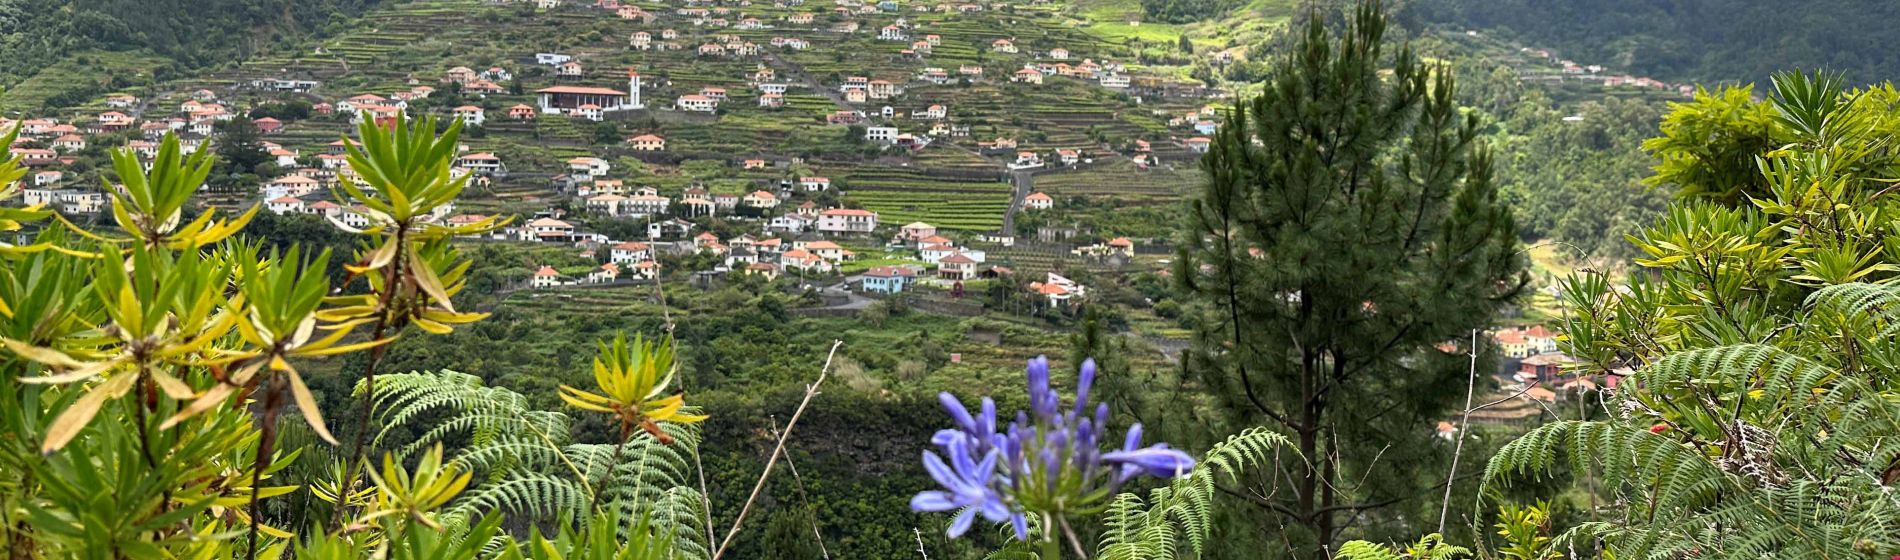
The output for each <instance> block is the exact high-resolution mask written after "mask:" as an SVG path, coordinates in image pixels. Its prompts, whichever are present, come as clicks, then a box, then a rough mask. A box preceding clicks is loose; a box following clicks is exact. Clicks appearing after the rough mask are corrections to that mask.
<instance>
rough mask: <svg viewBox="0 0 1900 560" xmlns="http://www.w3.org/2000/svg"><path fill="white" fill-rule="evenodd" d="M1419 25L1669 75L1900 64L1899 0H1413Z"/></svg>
mask: <svg viewBox="0 0 1900 560" xmlns="http://www.w3.org/2000/svg"><path fill="white" fill-rule="evenodd" d="M1396 17H1397V18H1398V19H1399V20H1400V21H1401V22H1402V23H1404V24H1406V25H1407V26H1408V27H1411V28H1418V27H1420V26H1424V25H1445V26H1452V27H1456V28H1459V29H1461V30H1462V29H1478V30H1486V31H1492V32H1497V33H1502V34H1504V35H1506V36H1508V37H1510V38H1511V39H1514V40H1517V41H1520V42H1523V43H1525V44H1526V45H1529V46H1532V47H1537V48H1547V49H1551V50H1552V51H1554V52H1555V53H1556V54H1558V55H1559V56H1562V57H1564V58H1566V59H1570V60H1574V61H1576V62H1577V63H1578V64H1602V65H1605V66H1610V67H1613V68H1618V69H1627V70H1628V71H1630V72H1632V73H1636V74H1638V75H1647V76H1651V77H1655V78H1657V79H1662V80H1668V81H1694V82H1704V83H1713V82H1760V81H1763V80H1765V79H1766V78H1767V77H1768V75H1769V73H1771V72H1773V71H1775V70H1778V69H1785V68H1810V69H1812V68H1828V69H1833V70H1842V71H1846V72H1848V73H1849V75H1851V76H1857V77H1860V79H1864V80H1871V79H1874V78H1876V77H1880V76H1892V75H1895V74H1896V73H1900V58H1896V57H1893V56H1891V55H1889V54H1888V53H1889V50H1890V49H1889V47H1888V46H1889V45H1892V44H1893V43H1894V42H1895V40H1896V39H1900V31H1896V30H1895V28H1894V26H1893V25H1892V22H1893V21H1894V20H1895V19H1896V18H1900V3H1894V2H1889V1H1886V0H1821V1H1815V2H1800V3H1798V5H1796V6H1791V5H1790V4H1789V3H1787V2H1779V1H1775V0H1744V1H1734V0H1563V1H1552V0H1414V1H1412V2H1407V3H1404V4H1403V5H1402V6H1401V7H1400V8H1399V9H1398V10H1397V16H1396Z"/></svg>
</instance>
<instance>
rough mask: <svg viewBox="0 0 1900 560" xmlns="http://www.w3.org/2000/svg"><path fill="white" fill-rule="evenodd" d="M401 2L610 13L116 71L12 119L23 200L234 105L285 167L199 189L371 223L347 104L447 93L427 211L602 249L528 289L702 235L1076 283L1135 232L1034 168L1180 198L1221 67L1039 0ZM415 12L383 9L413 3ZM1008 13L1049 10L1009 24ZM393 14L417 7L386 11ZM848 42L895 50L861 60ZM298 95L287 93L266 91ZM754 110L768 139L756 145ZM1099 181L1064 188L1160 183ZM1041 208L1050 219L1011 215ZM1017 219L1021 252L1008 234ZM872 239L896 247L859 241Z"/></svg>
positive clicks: (936, 278) (805, 270) (522, 239)
mask: <svg viewBox="0 0 1900 560" xmlns="http://www.w3.org/2000/svg"><path fill="white" fill-rule="evenodd" d="M409 9H413V10H429V11H430V13H432V14H435V15H437V16H440V17H445V18H447V17H454V16H455V15H456V10H462V9H467V10H469V11H476V12H482V11H485V12H486V13H487V14H488V15H489V16H491V17H492V16H493V15H494V14H496V13H506V14H509V16H508V17H510V18H511V19H512V20H513V21H514V23H516V24H520V23H529V22H532V23H535V24H545V25H550V26H559V28H560V29H573V28H575V27H577V25H583V24H584V25H588V26H596V27H597V28H598V29H601V30H612V34H608V33H600V34H599V36H600V38H599V40H597V41H577V42H574V43H571V44H564V45H561V46H562V47H564V48H559V49H550V50H548V51H537V52H526V51H522V52H512V51H504V52H495V53H488V52H484V53H482V54H479V55H472V56H465V55H458V54H456V53H454V52H453V51H451V52H450V53H447V55H446V56H444V57H442V58H441V59H440V60H439V61H430V62H429V63H405V64H387V63H383V62H382V59H383V58H384V57H383V56H381V55H378V54H375V51H374V50H370V49H374V48H376V47H378V46H381V45H383V44H385V43H384V41H381V40H377V39H373V38H362V37H345V38H341V39H339V40H337V41H335V46H334V47H329V48H320V49H317V51H318V52H316V53H311V54H310V55H309V56H307V57H296V58H294V59H291V60H287V61H285V62H287V64H284V65H283V66H281V67H278V68H275V69H274V70H273V69H270V68H269V66H270V62H275V61H265V62H256V63H247V64H246V65H245V66H244V67H243V68H242V70H240V71H237V72H230V73H221V74H219V75H214V76H210V77H206V78H203V79H187V80H182V81H180V82H178V83H175V84H167V87H169V88H174V89H173V90H171V91H158V92H124V93H115V94H112V95H109V96H107V97H106V98H104V99H102V100H100V101H99V105H100V106H99V107H98V108H99V109H100V110H98V111H79V112H74V113H63V114H58V115H47V116H45V117H40V118H24V119H19V120H17V121H0V126H8V127H11V126H13V125H15V124H18V125H20V126H21V127H22V135H21V138H20V142H21V145H20V146H19V148H20V153H21V154H23V155H24V156H25V158H26V162H27V164H28V165H30V166H32V167H33V168H34V170H35V172H34V173H33V174H31V176H30V178H29V180H28V181H27V182H28V183H29V184H27V185H25V187H26V190H25V197H24V199H25V201H26V203H28V204H39V203H48V204H50V205H52V206H53V207H55V208H58V209H59V210H61V211H62V212H66V213H72V214H96V213H100V212H103V211H104V208H105V206H106V204H107V198H106V197H105V196H104V195H103V193H101V192H99V191H97V190H95V189H92V188H90V187H89V186H87V185H89V184H92V183H96V181H98V177H96V176H85V175H86V174H84V173H76V172H73V171H72V169H73V167H74V166H75V164H76V163H78V161H77V160H78V156H80V155H81V153H82V152H84V151H85V150H87V149H88V147H89V146H95V147H98V146H123V147H126V148H130V149H132V150H133V151H135V152H136V153H137V154H138V155H139V156H140V157H141V158H143V159H145V160H146V161H148V162H149V160H150V158H152V157H153V156H155V155H156V152H157V142H158V140H160V139H161V138H162V137H163V136H164V135H166V134H176V135H179V136H180V137H181V138H182V139H184V140H185V142H186V147H187V150H188V151H189V150H195V149H217V148H216V147H215V145H216V144H217V142H218V141H219V136H220V132H219V131H220V130H222V129H221V128H220V126H221V125H222V124H223V123H229V122H231V121H233V120H248V121H249V122H250V123H251V126H254V127H255V129H256V132H257V133H258V135H259V140H260V141H259V148H260V149H262V150H264V151H265V152H267V153H268V154H269V156H270V160H271V163H272V165H271V167H272V169H271V170H270V172H269V173H268V176H264V177H259V180H260V184H257V185H256V186H255V190H254V191H250V190H249V189H243V190H237V191H228V190H227V191H218V192H207V199H208V200H210V201H212V202H214V203H217V204H222V205H228V206H232V207H241V206H247V205H250V204H261V205H263V206H264V207H265V208H266V209H267V210H268V211H270V212H273V213H276V214H280V215H281V214H310V215H316V216H321V217H323V218H325V219H327V220H329V221H330V222H332V223H334V224H336V225H337V226H338V227H361V226H362V225H364V224H365V223H366V220H365V219H364V218H363V217H362V216H361V215H360V214H359V210H360V209H358V208H348V207H343V206H339V205H337V204H336V203H335V202H333V201H332V198H333V197H332V196H331V195H330V193H331V191H332V190H333V189H334V188H335V187H336V185H338V184H339V183H340V182H342V181H351V180H353V179H354V177H353V173H352V171H351V169H350V167H349V162H348V156H347V150H348V143H349V142H351V140H349V136H350V135H351V134H352V127H353V126H355V125H357V124H360V123H362V122H364V121H365V120H368V121H370V122H371V123H372V124H375V125H379V126H387V125H392V124H394V123H395V122H396V120H397V119H398V117H407V118H420V117H424V116H433V117H436V118H438V119H442V120H444V121H447V120H450V119H453V120H456V121H460V123H461V124H462V126H463V127H464V129H465V131H466V132H465V134H464V139H465V144H464V145H463V146H462V153H461V154H459V155H458V157H457V159H456V162H455V168H454V170H453V171H454V172H455V173H457V174H458V175H466V176H468V178H469V180H470V181H471V184H472V185H474V186H475V188H473V189H471V190H472V191H477V192H482V193H486V194H488V196H479V197H468V198H469V199H468V200H463V201H458V206H457V207H456V208H455V210H453V211H446V212H443V213H441V215H438V216H436V217H435V218H436V219H438V220H442V221H444V222H445V223H460V222H466V221H472V220H478V219H480V218H482V217H484V216H486V215H489V214H514V215H518V216H520V218H521V219H519V220H517V221H516V222H515V223H513V224H512V225H511V226H510V227H507V228H505V229H503V230H501V231H498V232H495V233H494V234H493V235H492V237H491V238H490V240H492V241H507V242H519V243H541V244H554V245H559V246H567V247H572V249H573V250H574V251H576V252H578V253H581V254H584V255H595V256H598V259H599V260H600V261H601V265H600V267H599V268H597V269H593V270H588V271H584V272H583V271H558V270H555V269H554V268H553V267H540V268H538V269H536V270H534V271H532V276H531V277H530V279H529V281H530V282H531V283H532V285H533V286H534V287H541V288H551V287H558V286H564V285H573V284H579V283H598V282H611V281H620V280H627V279H651V278H653V277H654V275H655V274H656V273H657V269H658V265H657V262H656V257H657V256H658V255H659V254H662V253H670V254H684V253H698V254H706V255H710V256H712V257H714V259H713V261H712V262H713V265H712V266H711V267H710V268H708V269H706V270H696V271H690V272H693V273H696V274H700V275H702V276H703V275H724V274H758V275H763V276H765V277H767V278H775V277H778V276H780V275H784V274H798V275H801V276H803V277H812V276H822V275H834V274H838V273H839V272H840V271H850V272H852V273H853V274H852V280H853V282H854V283H855V284H857V285H860V286H862V288H863V289H866V290H871V291H880V290H882V291H901V290H903V289H905V288H906V287H907V286H909V285H910V284H911V283H912V282H913V281H915V282H919V283H923V284H929V285H937V286H940V287H942V288H944V289H946V290H960V289H961V288H960V286H961V284H960V282H963V281H969V280H975V279H979V278H984V279H993V278H998V277H1006V276H1011V275H1012V273H1013V270H1012V268H1023V269H1025V270H1024V272H1025V274H1024V276H1026V277H1032V278H1034V279H1035V280H1036V281H1034V282H1029V281H1023V282H1019V283H1020V284H1022V285H1023V287H1025V288H1027V289H1030V290H1033V291H1037V292H1039V293H1043V294H1045V295H1047V296H1048V299H1049V300H1050V301H1051V302H1053V303H1061V302H1064V301H1066V300H1068V298H1069V297H1070V296H1071V295H1080V294H1081V293H1082V291H1083V288H1081V287H1080V286H1073V287H1070V286H1072V283H1070V282H1069V281H1067V280H1066V279H1062V277H1061V276H1060V275H1056V274H1054V273H1055V271H1056V270H1055V269H1056V267H1057V265H1058V264H1059V263H1060V262H1066V261H1070V260H1080V259H1083V258H1086V259H1088V260H1089V261H1091V262H1103V261H1105V260H1108V259H1113V260H1114V262H1116V263H1126V262H1127V261H1128V260H1129V259H1132V258H1133V257H1134V256H1135V254H1136V251H1135V243H1134V242H1133V241H1131V240H1130V239H1129V238H1128V237H1127V236H1115V237H1113V238H1110V237H1105V236H1104V235H1107V234H1112V233H1113V232H1095V231H1085V230H1078V229H1077V228H1075V227H1074V226H1073V225H1072V224H1063V220H1061V219H1059V218H1058V219H1048V218H1047V216H1049V215H1050V214H1052V213H1054V214H1060V212H1061V207H1062V206H1063V205H1062V204H1059V203H1058V202H1057V200H1056V199H1055V198H1054V197H1053V196H1052V195H1051V194H1050V193H1049V192H1044V191H1043V190H1038V189H1036V188H1035V187H1033V186H1032V185H1033V182H1034V179H1033V177H1034V176H1036V175H1043V174H1050V175H1054V174H1064V173H1068V174H1074V175H1076V176H1077V177H1076V178H1078V179H1082V181H1080V182H1082V183H1091V182H1094V181H1093V180H1092V179H1093V178H1094V177H1092V176H1091V175H1092V173H1093V172H1094V170H1098V169H1099V170H1104V171H1106V170H1110V169H1113V170H1115V172H1123V171H1126V172H1136V173H1151V172H1152V173H1155V174H1157V175H1161V176H1163V178H1162V180H1160V181H1158V182H1159V183H1163V184H1164V186H1162V187H1160V189H1161V191H1162V192H1155V193H1152V194H1153V195H1154V198H1156V199H1161V198H1164V197H1168V198H1171V197H1172V196H1173V195H1176V194H1178V192H1175V191H1177V190H1178V187H1181V186H1185V185H1188V184H1191V181H1192V179H1191V174H1192V171H1191V170H1184V169H1180V167H1182V166H1187V165H1186V164H1187V162H1188V161H1189V160H1190V159H1191V158H1192V157H1193V156H1194V155H1195V154H1196V153H1197V152H1199V151H1203V150H1205V149H1206V147H1207V145H1208V144H1209V142H1208V140H1207V138H1206V137H1207V136H1208V135H1211V134H1212V133H1213V131H1214V129H1215V127H1216V125H1215V115H1216V108H1215V106H1214V105H1213V104H1211V101H1212V100H1213V99H1214V98H1215V97H1217V96H1216V95H1215V94H1214V93H1213V92H1211V91H1209V90H1207V89H1205V88H1204V87H1201V86H1199V85H1196V84H1192V83H1188V82H1181V81H1177V80H1174V79H1172V78H1167V77H1163V76H1159V75H1149V74H1145V73H1143V72H1142V71H1141V70H1140V69H1139V68H1130V67H1128V66H1126V65H1125V64H1123V63H1121V62H1118V61H1116V60H1115V58H1114V55H1113V52H1112V51H1110V50H1109V49H1106V48H1103V49H1100V51H1101V52H1093V51H1096V50H1097V49H1094V48H1091V45H1090V44H1089V43H1088V42H1087V41H1085V40H1083V39H1082V38H1081V37H1080V36H1074V35H1065V34H1061V33H1056V32H1053V31H1052V30H1050V29H1048V28H1045V27H1039V25H1041V21H1040V20H1041V19H1044V16H1042V15H1038V14H1035V13H1034V12H1033V11H1030V10H1033V9H1034V8H1033V6H1017V5H1012V4H1009V3H1004V2H992V3H987V4H977V3H961V2H947V1H946V2H907V3H903V4H899V3H898V2H895V1H892V0H885V1H883V2H879V3H876V4H870V3H864V2H858V1H856V0H837V1H836V2H834V3H832V4H831V5H819V4H806V3H805V2H804V1H802V0H778V1H776V2H774V3H772V4H770V5H766V4H764V3H755V2H753V1H752V0H737V1H726V2H717V1H706V0H691V1H688V2H684V3H677V4H665V5H663V4H658V3H635V2H625V3H623V2H619V1H616V0H598V1H591V2H577V1H574V0H568V1H554V0H538V1H535V2H501V3H492V2H485V3H481V4H474V3H467V2H415V3H413V4H411V5H410V8H409ZM436 10H441V11H436ZM397 15H399V14H391V16H392V17H391V18H390V19H388V20H386V21H387V22H388V23H390V24H392V26H393V25H394V24H397V23H398V22H407V21H413V20H414V19H415V18H406V19H396V16H397ZM1025 20H1029V21H1025ZM1032 22H1035V23H1032ZM462 23H463V24H465V25H473V26H479V23H478V22H477V21H469V20H463V21H462ZM1004 23H1009V24H1014V25H998V24H1004ZM458 27H459V26H458ZM1012 28H1014V29H1022V30H1025V31H1031V30H1033V31H1034V32H1035V33H1034V34H1033V35H1030V34H1025V33H1017V34H1013V35H1008V36H1003V35H1004V31H1003V30H1005V29H1012ZM393 33H413V32H405V31H395V30H393V29H392V30H377V31H372V32H371V34H372V35H388V34H393ZM524 43H527V44H532V43H531V42H524ZM503 44H508V45H514V44H516V43H514V42H512V41H508V42H504V43H503ZM845 50H854V51H866V52H871V53H876V55H875V57H876V60H867V61H863V63H860V64H851V62H852V61H850V60H848V58H849V57H846V56H844V54H843V52H844V51H845ZM326 59H329V60H326ZM331 60H334V61H335V62H336V65H337V66H340V67H343V68H348V70H343V71H341V72H340V71H339V68H337V67H333V66H332V64H331V62H330V61H331ZM1087 90H1094V91H1093V93H1087ZM1043 94H1047V95H1052V96H1055V95H1059V96H1062V97H1064V98H1065V99H1071V98H1074V97H1077V96H1078V95H1080V96H1082V97H1084V98H1087V99H1091V100H1095V101H1096V102H1097V104H1096V105H1094V106H1093V107H1088V106H1084V107H1074V105H1075V104H1074V103H1073V102H1066V101H1065V102H1064V103H1063V104H1062V105H1061V106H1059V107H1048V108H1047V109H1043V110H1040V111H1039V110H1038V108H1037V106H1036V105H1035V101H1033V99H1035V98H1036V96H1038V95H1043ZM286 108H290V112H291V113H293V114H290V115H278V116H271V115H270V114H265V113H271V114H275V113H276V112H278V111H280V110H284V109H286ZM1025 116H1030V118H1025ZM1137 116H1139V117H1140V118H1134V117H1137ZM253 117H254V118H253ZM280 117H281V118H280ZM1032 119H1033V120H1032ZM735 135H736V136H744V135H764V136H767V137H762V138H759V140H757V141H751V142H747V143H746V144H745V145H744V147H743V148H740V147H737V146H733V145H732V142H733V140H732V139H731V138H732V137H733V136H735ZM603 137H605V138H606V139H608V140H611V141H602V139H603ZM781 141H782V143H781ZM91 153H97V152H96V151H95V152H91ZM81 167H83V166H81ZM1187 167H1191V166H1187ZM1103 187H1105V185H1103V186H1097V185H1075V188H1065V189H1064V190H1067V191H1069V192H1068V193H1067V194H1070V196H1072V197H1073V196H1089V197H1096V198H1100V199H1104V200H1107V201H1109V202H1108V203H1109V204H1111V205H1113V204H1117V203H1118V202H1117V199H1121V200H1126V201H1128V202H1130V203H1135V204H1141V203H1143V201H1142V200H1139V199H1137V198H1136V197H1119V196H1117V195H1119V194H1123V193H1119V192H1117V191H1116V189H1112V188H1103ZM247 191H248V192H247ZM1127 194H1133V193H1127ZM1157 202H1158V201H1157ZM1032 213H1033V214H1041V215H1043V216H1044V217H1045V218H1044V219H1041V220H1037V222H1038V223H1039V224H1057V225H1053V226H1051V225H1043V226H1040V227H1038V229H1035V230H1029V229H1027V227H1017V228H1015V229H1011V228H1010V227H1009V225H1010V224H1012V223H1015V222H1016V221H1017V220H1016V218H1017V215H1019V214H1022V215H1025V216H1024V218H1025V221H1027V220H1026V218H1027V216H1026V215H1027V214H1032ZM606 221H612V222H619V223H625V222H637V223H638V224H639V226H641V227H638V228H634V229H635V230H636V231H637V232H639V234H637V235H632V236H627V235H622V236H619V237H616V236H611V235H607V234H603V233H599V232H598V231H597V229H598V228H596V227H593V226H595V225H597V224H598V223H600V222H606ZM616 229H618V230H625V229H628V228H624V227H623V228H616ZM713 230H717V231H718V232H721V233H723V234H724V235H720V234H715V233H714V231H713ZM1149 237H1151V238H1152V237H1158V236H1154V235H1150V236H1149ZM1019 240H1021V241H1022V242H1023V243H1022V245H1021V246H1020V247H1022V248H1023V249H1026V250H1023V251H1014V249H1016V248H1018V247H1019V245H1018V241H1019ZM847 247H848V248H847ZM1013 252H1014V253H1018V254H1021V255H1022V256H1023V257H1028V258H1021V257H1016V258H1012V257H1014V255H1012V253H1013ZM858 260H874V261H876V262H878V263H882V264H880V265H879V266H876V267H854V266H851V264H850V263H852V262H853V261H858ZM1030 272H1035V273H1042V274H1047V275H1049V276H1048V277H1046V278H1045V277H1043V276H1038V275H1036V274H1030ZM870 278H878V279H880V280H875V281H870V282H866V280H867V279H870ZM893 278H895V279H897V280H884V279H893Z"/></svg>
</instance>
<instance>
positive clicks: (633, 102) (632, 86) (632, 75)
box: [627, 68, 647, 109]
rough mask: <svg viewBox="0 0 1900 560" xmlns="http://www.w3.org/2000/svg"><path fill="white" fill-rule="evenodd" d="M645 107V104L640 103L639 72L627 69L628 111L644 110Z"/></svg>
mask: <svg viewBox="0 0 1900 560" xmlns="http://www.w3.org/2000/svg"><path fill="white" fill-rule="evenodd" d="M646 107H647V106H646V104H645V103H641V102H640V71H638V70H634V69H632V68H628V69H627V108H628V109H645V108H646Z"/></svg>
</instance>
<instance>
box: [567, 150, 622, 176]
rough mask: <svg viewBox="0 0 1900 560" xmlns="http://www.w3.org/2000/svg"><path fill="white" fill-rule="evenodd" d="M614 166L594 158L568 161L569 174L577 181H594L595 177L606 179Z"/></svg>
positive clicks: (578, 158)
mask: <svg viewBox="0 0 1900 560" xmlns="http://www.w3.org/2000/svg"><path fill="white" fill-rule="evenodd" d="M612 168H613V166H612V165H609V164H608V163H607V160H604V159H600V158H597V157H593V156H581V157H577V158H574V159H570V160H567V173H568V174H569V175H572V176H573V177H574V180H576V181H592V180H594V178H595V177H604V176H606V175H607V171H609V170H610V169H612Z"/></svg>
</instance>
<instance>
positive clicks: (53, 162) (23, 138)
mask: <svg viewBox="0 0 1900 560" xmlns="http://www.w3.org/2000/svg"><path fill="white" fill-rule="evenodd" d="M105 106H106V108H107V110H106V111H103V112H100V113H97V114H95V115H91V116H89V117H80V118H76V119H74V120H72V121H64V120H61V119H57V118H24V119H19V120H13V119H6V118H0V131H11V130H14V129H16V128H17V129H18V130H19V136H17V137H15V138H14V143H13V145H11V146H8V147H7V148H8V149H9V152H10V153H11V154H12V155H13V156H17V157H19V158H20V160H21V161H20V163H21V165H23V166H24V167H26V169H27V175H26V176H25V177H24V178H22V179H21V180H20V187H21V189H22V192H21V195H22V201H23V202H24V203H25V204H27V205H44V206H45V207H47V208H51V209H56V210H59V211H61V212H64V213H68V214H90V213H97V212H101V211H103V210H104V209H105V207H106V203H107V198H106V196H105V193H103V192H101V191H99V190H97V189H96V188H93V187H92V186H90V185H86V186H83V187H82V186H80V185H78V184H77V179H78V177H77V176H76V174H72V173H69V167H70V166H71V165H73V164H74V163H75V162H77V161H78V160H79V157H78V155H79V153H80V152H83V151H85V150H86V149H87V148H88V147H89V146H91V145H92V140H93V137H94V136H96V135H101V134H123V133H129V132H136V133H137V134H136V139H134V140H131V141H129V142H128V143H127V145H126V147H127V148H130V149H131V150H132V151H133V152H134V153H135V154H136V155H137V156H138V157H139V158H140V160H141V163H142V164H143V165H144V166H145V168H146V169H150V167H151V164H152V160H153V158H155V157H157V155H158V140H160V139H162V138H163V137H164V135H165V134H167V133H175V134H178V135H180V136H183V137H185V138H187V139H204V138H209V137H210V136H212V134H214V132H215V131H216V127H217V125H218V124H219V123H222V122H225V121H229V120H232V119H234V118H236V117H237V113H235V112H233V111H231V110H230V109H228V108H226V107H225V106H224V105H223V104H221V103H219V100H218V96H217V94H216V93H214V92H212V91H211V90H207V89H200V90H196V91H193V92H190V93H189V94H187V95H186V99H185V100H184V101H183V102H181V103H180V104H179V105H178V111H177V112H176V113H171V114H165V112H164V111H163V110H162V109H160V108H156V107H154V108H149V109H148V108H146V107H145V106H144V100H141V99H139V98H138V97H136V96H132V95H126V94H114V95H110V96H107V97H106V99H105ZM128 111H129V112H131V113H132V114H145V115H154V114H165V116H161V117H151V118H146V119H143V120H141V119H139V118H138V117H134V116H132V114H128ZM256 123H257V126H258V128H259V130H260V131H264V132H270V131H274V130H276V129H277V128H280V127H281V126H282V123H280V122H277V121H276V120H275V119H259V120H258V121H256ZM267 147H268V148H269V149H270V150H271V151H272V155H278V154H279V153H280V152H282V148H281V147H278V146H275V145H267ZM182 149H183V150H184V152H185V153H187V154H190V153H193V152H195V151H197V150H198V149H199V143H197V142H186V143H184V144H183V145H182ZM294 159H295V158H294V155H293V156H292V157H290V158H284V157H281V156H280V157H279V163H280V164H281V163H285V162H289V163H292V164H294V163H295V162H294Z"/></svg>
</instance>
